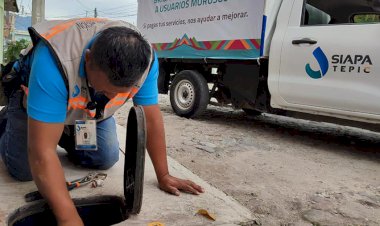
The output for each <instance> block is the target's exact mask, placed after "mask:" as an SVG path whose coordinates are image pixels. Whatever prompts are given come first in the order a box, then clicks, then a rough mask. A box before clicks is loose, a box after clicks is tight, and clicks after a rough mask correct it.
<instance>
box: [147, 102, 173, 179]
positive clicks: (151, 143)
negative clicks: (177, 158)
mask: <svg viewBox="0 0 380 226" xmlns="http://www.w3.org/2000/svg"><path fill="white" fill-rule="evenodd" d="M144 111H145V116H146V125H147V149H148V152H149V156H150V158H151V159H152V163H153V166H154V169H155V172H156V175H157V179H158V180H160V178H162V177H163V176H165V175H167V174H168V173H169V170H168V162H167V157H166V142H165V129H164V122H163V118H162V115H161V111H160V108H159V106H158V105H153V106H146V107H144Z"/></svg>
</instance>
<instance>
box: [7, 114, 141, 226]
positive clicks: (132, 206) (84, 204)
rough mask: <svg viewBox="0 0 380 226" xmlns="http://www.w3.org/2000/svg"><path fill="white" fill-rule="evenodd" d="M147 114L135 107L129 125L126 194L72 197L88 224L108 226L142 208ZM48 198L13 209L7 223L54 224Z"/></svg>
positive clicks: (13, 225)
mask: <svg viewBox="0 0 380 226" xmlns="http://www.w3.org/2000/svg"><path fill="white" fill-rule="evenodd" d="M145 139H146V129H145V115H144V111H143V109H142V107H132V108H131V110H130V112H129V116H128V124H127V138H126V146H125V150H126V151H125V160H124V183H123V186H124V197H121V196H113V195H108V196H95V197H86V198H80V199H73V201H74V203H75V206H76V208H77V210H78V213H79V215H80V216H81V218H82V220H83V222H84V224H85V225H86V226H90V225H91V226H94V225H96V226H106V225H107V226H108V225H113V224H117V223H120V222H122V221H125V220H127V219H128V217H129V215H130V214H138V213H139V212H140V210H141V203H142V196H143V195H142V194H143V182H144V164H145ZM55 225H57V223H56V220H55V217H54V215H53V212H52V211H51V209H50V208H49V206H48V205H47V203H46V201H38V202H35V203H33V204H30V205H27V206H23V207H21V208H19V209H17V210H16V211H14V212H13V213H12V214H11V216H10V217H9V218H8V226H55Z"/></svg>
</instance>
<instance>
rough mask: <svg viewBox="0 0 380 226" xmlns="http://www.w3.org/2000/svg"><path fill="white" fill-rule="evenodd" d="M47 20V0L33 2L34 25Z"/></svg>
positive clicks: (34, 0) (33, 0)
mask: <svg viewBox="0 0 380 226" xmlns="http://www.w3.org/2000/svg"><path fill="white" fill-rule="evenodd" d="M43 20H45V0H32V25H34V24H36V23H39V22H41V21H43Z"/></svg>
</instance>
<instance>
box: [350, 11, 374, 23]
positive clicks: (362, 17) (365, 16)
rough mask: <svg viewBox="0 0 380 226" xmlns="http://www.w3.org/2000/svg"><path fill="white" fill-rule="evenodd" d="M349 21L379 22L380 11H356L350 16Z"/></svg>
mask: <svg viewBox="0 0 380 226" xmlns="http://www.w3.org/2000/svg"><path fill="white" fill-rule="evenodd" d="M350 19H351V23H354V24H363V23H380V12H370V13H357V14H354V15H352V16H351V18H350Z"/></svg>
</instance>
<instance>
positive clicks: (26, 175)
mask: <svg viewBox="0 0 380 226" xmlns="http://www.w3.org/2000/svg"><path fill="white" fill-rule="evenodd" d="M9 174H10V175H11V176H12V177H13V178H14V179H16V180H18V181H22V182H26V181H32V180H33V177H32V174H31V173H30V170H29V169H26V170H17V171H9Z"/></svg>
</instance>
